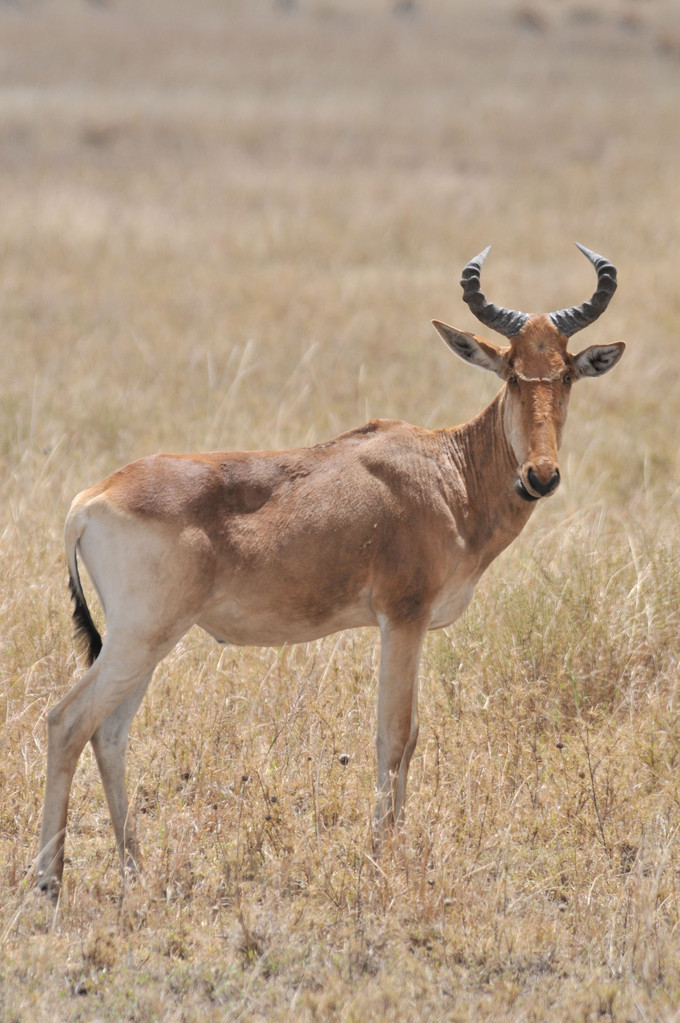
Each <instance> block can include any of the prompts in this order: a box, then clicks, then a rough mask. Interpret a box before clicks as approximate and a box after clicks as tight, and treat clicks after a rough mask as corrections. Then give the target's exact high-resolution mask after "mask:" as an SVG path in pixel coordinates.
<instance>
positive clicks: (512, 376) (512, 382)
mask: <svg viewBox="0 0 680 1023" xmlns="http://www.w3.org/2000/svg"><path fill="white" fill-rule="evenodd" d="M508 383H509V384H510V386H511V387H514V386H515V384H516V383H517V374H516V373H511V374H510V376H509V377H508Z"/></svg>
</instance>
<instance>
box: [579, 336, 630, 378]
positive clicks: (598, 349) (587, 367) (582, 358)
mask: <svg viewBox="0 0 680 1023" xmlns="http://www.w3.org/2000/svg"><path fill="white" fill-rule="evenodd" d="M625 347H626V346H625V344H624V343H623V341H616V342H614V344H611V345H591V346H590V348H584V349H583V351H582V352H579V354H578V355H575V356H574V369H575V370H576V374H577V377H601V376H602V374H603V373H607V372H608V370H610V369H611V368H612V366H615V365H616V363H617V362H618V361H619V359H620V358H621V356H622V355H623V352H624V349H625Z"/></svg>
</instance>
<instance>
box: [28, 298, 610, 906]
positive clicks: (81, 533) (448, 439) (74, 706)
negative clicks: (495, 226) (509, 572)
mask: <svg viewBox="0 0 680 1023" xmlns="http://www.w3.org/2000/svg"><path fill="white" fill-rule="evenodd" d="M437 327H438V329H439V330H440V332H441V333H442V335H443V336H444V338H445V340H446V341H447V343H449V344H450V345H451V347H453V348H454V350H456V351H457V352H458V354H459V355H461V356H462V357H463V358H465V359H467V360H468V361H472V362H475V363H476V364H477V365H482V366H483V367H484V368H487V369H492V370H493V371H495V372H497V373H498V374H499V376H501V377H502V378H503V379H504V380H505V381H506V383H505V384H504V386H503V388H502V389H501V391H500V393H499V394H498V396H497V397H496V398H495V399H494V401H492V402H491V404H490V405H489V406H488V407H487V408H486V409H485V410H484V411H483V412H481V413H480V414H479V415H478V416H477V417H476V418H474V419H473V420H471V421H470V422H469V423H466V424H464V425H463V426H459V427H455V428H453V429H447V430H433V431H430V430H423V429H421V428H419V427H415V426H410V425H408V424H406V423H402V422H398V421H395V420H375V421H373V422H371V423H368V424H366V425H365V426H363V427H360V428H359V429H356V430H351V431H349V432H348V433H344V434H342V435H341V436H339V437H337V438H336V439H335V440H332V441H329V442H328V443H325V444H319V445H316V446H315V447H311V448H301V449H296V450H291V451H275V452H272V451H264V452H250V453H244V452H240V453H229V452H226V453H225V452H215V453H208V454H195V455H154V456H152V457H149V458H142V459H140V460H139V461H137V462H133V463H132V464H130V465H127V466H125V467H124V468H122V469H120V470H118V471H117V472H115V473H113V475H111V476H109V477H108V478H107V479H106V480H104V481H103V482H102V483H99V484H98V485H97V486H95V487H93V488H92V489H90V490H88V491H85V492H84V493H82V494H80V495H79V496H78V497H77V498H76V499H75V501H74V502H73V505H72V507H71V511H70V512H69V516H68V519H67V523H66V546H67V555H68V561H69V571H70V574H71V578H72V579H73V580H74V598H75V600H76V612H77V613H78V614H79V615H80V618H79V622H80V623H81V625H82V623H83V622H85V621H86V619H85V617H84V616H85V615H86V614H87V616H88V619H89V612H87V606H86V604H85V600H84V597H83V594H82V589H81V588H80V584H79V581H78V566H77V555H78V553H79V554H80V556H81V558H82V560H83V561H84V563H85V565H86V566H87V568H88V572H89V574H90V577H91V579H92V581H93V583H94V586H95V588H96V590H97V593H98V595H99V597H100V599H101V602H102V605H103V607H104V610H105V614H106V620H107V631H106V636H105V638H104V643H103V646H102V649H101V653H100V654H99V657H98V658H97V659H96V660H95V662H94V664H93V665H92V667H91V668H90V669H89V671H88V672H87V673H86V675H85V676H84V677H83V678H82V679H81V680H80V682H79V683H78V684H77V685H76V686H75V687H74V688H73V689H72V690H71V692H70V693H68V694H67V696H66V697H65V698H64V699H63V700H62V701H61V702H60V703H59V704H58V705H57V706H56V707H55V708H54V709H53V710H52V711H51V712H50V714H49V718H48V725H49V744H48V772H47V788H46V794H45V810H44V816H43V832H42V838H41V852H40V856H39V861H38V872H39V875H40V879H41V881H40V883H41V885H42V886H43V887H46V888H51V889H54V888H56V887H57V886H58V883H59V880H60V878H61V873H62V868H63V848H64V832H65V827H66V814H67V805H68V794H69V789H70V784H71V777H72V774H73V771H74V769H75V765H76V762H77V760H78V757H79V755H80V753H81V751H82V749H83V746H84V745H85V743H86V742H87V741H88V740H91V741H92V744H93V746H94V750H95V754H96V756H97V762H98V764H99V768H100V772H101V775H102V779H103V782H104V787H105V791H106V795H107V799H108V803H109V807H110V810H111V817H112V821H113V825H114V830H115V833H116V840H117V845H118V849H119V853H120V856H121V861H122V862H123V864H124V866H126V867H129V868H131V869H133V868H134V866H135V860H136V843H135V839H134V831H133V829H132V825H131V823H130V822H129V821H128V819H127V797H126V793H125V782H124V763H125V750H126V745H127V734H128V729H129V725H130V722H131V720H132V718H133V716H134V714H135V712H136V710H137V708H138V707H139V704H140V702H141V700H142V698H143V695H144V692H145V690H146V687H147V685H148V682H149V680H150V678H151V674H152V672H153V669H154V667H155V665H156V664H157V663H158V661H159V660H160V659H161V658H162V657H163V656H165V654H167V653H168V651H169V650H170V649H171V648H172V647H173V646H174V644H175V643H176V642H177V641H178V640H179V639H180V638H181V636H182V635H183V634H184V633H185V632H186V631H187V630H188V629H189V628H191V626H193V625H199V626H201V627H202V628H204V629H205V630H207V631H208V632H209V633H211V634H212V635H213V636H215V637H216V638H217V639H218V640H220V641H222V642H229V643H235V644H246V643H247V644H259V645H279V644H283V643H295V642H303V641H306V640H311V639H314V638H316V637H320V636H324V635H327V634H328V633H331V632H334V631H337V630H339V629H346V628H353V627H357V626H365V625H377V626H379V628H380V632H381V640H382V654H381V667H380V687H379V695H378V737H377V749H378V802H377V807H376V822H377V825H378V826H379V827H381V826H383V825H384V824H385V823H391V822H393V821H394V820H396V819H398V818H399V815H400V813H401V811H402V807H403V803H404V798H405V792H406V779H407V774H408V767H409V761H410V758H411V754H412V753H413V749H414V747H415V743H416V738H417V734H418V713H417V672H418V663H419V658H420V652H421V649H422V644H423V640H424V637H425V634H426V632H427V630H428V629H432V628H440V627H441V626H443V625H448V624H450V623H451V622H453V621H455V619H456V618H457V617H458V616H459V615H460V614H461V613H462V612H463V610H464V609H465V607H466V606H467V604H468V602H469V600H470V599H471V597H472V594H473V591H474V588H475V586H476V584H477V581H478V580H479V578H480V576H481V574H482V573H483V571H484V570H485V569H486V567H487V566H488V565H489V564H490V562H491V561H492V560H493V559H494V558H495V557H497V555H498V554H499V553H500V552H501V551H502V550H503V549H504V548H505V547H507V546H508V544H509V543H511V542H512V540H513V539H514V538H515V537H516V536H517V535H518V533H519V532H520V531H521V529H522V528H523V526H524V525H525V523H526V522H527V520H528V518H529V516H530V514H531V512H532V510H533V508H534V506H535V501H536V500H538V498H539V497H540V496H542V494H545V493H548V492H550V490H551V489H554V486H556V485H557V482H558V481H559V474H558V472H557V450H558V446H559V443H560V440H561V435H562V429H563V426H564V421H565V418H566V410H567V402H568V397H569V392H570V387H571V382H570V381H571V379H573V378H576V376H577V375H578V373H579V372H588V373H590V374H591V375H593V374H594V373H596V372H598V373H599V372H602V371H603V370H602V369H601V368H597V369H594V368H593V367H594V366H595V365H596V364H597V365H598V366H599V365H600V363H603V361H604V364H606V368H609V366H610V365H613V362H614V361H616V359H617V358H618V357H619V355H620V353H621V351H622V346H619V347H618V348H616V346H609V347H600V348H599V349H598V359H595V358H594V357H591V356H590V355H589V354H588V352H589V351H590V350H588V351H587V352H585V353H581V355H580V356H577V357H576V359H575V360H574V358H573V357H572V356H570V355H568V353H567V351H566V339H565V338H563V337H562V335H560V334H559V333H558V332H557V330H556V329H555V328H554V327H553V325H552V323H551V322H550V320H549V319H548V318H547V317H532V318H530V319H529V321H528V322H527V324H526V325H525V327H524V328H523V329H522V331H521V332H520V334H519V335H518V336H517V337H516V338H514V339H513V340H512V342H511V344H510V346H509V347H508V348H504V349H500V348H498V347H497V346H495V345H493V344H492V343H491V342H488V341H484V340H483V339H479V338H476V337H475V336H474V335H471V334H465V333H463V332H460V331H456V330H455V329H454V328H450V327H446V326H445V325H443V324H438V325H437ZM613 348H616V351H612V350H611V349H613ZM579 360H580V361H579ZM598 360H599V361H598ZM579 367H580V368H579ZM89 620H90V622H91V619H89ZM88 635H89V638H90V640H91V641H93V642H94V640H93V637H92V632H91V631H90V630H88ZM91 649H95V647H91Z"/></svg>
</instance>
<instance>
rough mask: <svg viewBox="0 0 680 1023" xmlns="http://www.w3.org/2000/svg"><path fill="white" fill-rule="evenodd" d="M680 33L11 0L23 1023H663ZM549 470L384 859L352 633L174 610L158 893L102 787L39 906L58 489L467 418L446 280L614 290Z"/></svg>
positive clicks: (6, 105) (424, 747)
mask: <svg viewBox="0 0 680 1023" xmlns="http://www.w3.org/2000/svg"><path fill="white" fill-rule="evenodd" d="M679 124H680V14H678V12H677V10H676V9H675V4H674V2H672V0H667V2H664V0H637V2H635V0H627V2H626V0H621V2H616V0H605V2H602V3H594V2H593V3H591V2H589V0H565V2H563V3H558V2H556V0H545V2H537V3H536V4H534V5H519V4H517V3H514V2H512V3H504V2H502V0H489V2H488V3H478V4H474V5H473V4H469V3H464V2H462V0H451V2H444V0H429V2H425V0H423V2H422V3H417V4H415V5H414V6H413V7H412V8H409V6H408V5H407V4H403V3H402V4H396V3H391V2H388V0H384V2H383V0H381V2H379V0H369V2H363V3H360V2H358V0H357V2H349V0H347V2H341V0H325V2H322V0H299V2H298V3H297V4H284V3H280V4H278V5H274V4H272V3H269V2H264V0H261V2H260V0H253V2H248V3H246V2H245V0H244V2H241V3H238V2H226V0H224V2H218V0H199V2H197V3H191V4H181V3H179V2H163V3H161V2H160V0H158V2H156V3H153V2H150V0H144V2H141V3H132V2H129V3H124V2H115V0H111V2H109V3H101V4H95V3H91V4H86V3H85V2H82V3H81V2H75V0H64V2H62V3H59V4H57V3H56V2H55V3H49V2H37V0H34V2H26V3H21V2H17V3H16V4H13V5H9V4H5V5H2V7H0V196H1V197H2V200H1V210H2V212H1V215H0V240H1V251H2V264H1V273H0V337H1V346H2V347H1V351H2V383H1V386H0V416H1V419H0V478H1V481H2V482H1V492H0V493H1V512H2V521H1V523H0V530H1V539H0V544H1V557H2V583H1V584H0V614H1V622H2V624H1V632H0V707H1V708H2V718H3V730H2V759H1V761H0V786H1V787H0V876H1V877H2V887H1V888H0V950H1V951H0V1018H1V1019H2V1020H3V1021H7V1023H10V1021H24V1020H26V1021H28V1020H30V1021H39V1023H40V1021H52V1020H59V1021H62V1020H63V1021H66V1020H73V1021H75V1020H100V1021H112V1020H116V1021H118V1020H140V1021H147V1020H162V1021H180V1020H181V1021H187V1023H193V1021H198V1020H272V1021H276V1020H290V1019H295V1020H304V1021H307V1020H309V1021H311V1020H330V1019H337V1020H343V1021H362V1023H363V1021H371V1020H381V1021H382V1020H395V1021H397V1020H399V1021H402V1020H435V1019H437V1020H439V1019H446V1020H461V1021H462V1020H480V1021H481V1020H494V1021H504V1020H513V1021H520V1020H536V1021H543V1020H547V1019H550V1020H555V1021H560V1020H564V1021H567V1020H568V1021H574V1020H576V1021H579V1020H595V1019H603V1018H604V1019H614V1020H621V1021H631V1023H632V1021H638V1020H640V1021H646V1023H651V1021H671V1020H678V1019H680V1010H679V1009H678V1005H679V1004H680V930H679V927H680V838H679V835H678V825H679V823H680V817H679V806H678V803H679V798H680V791H679V778H680V773H679V772H680V691H679V686H678V673H677V659H678V651H679V650H680V635H679V633H680V628H679V626H680V620H679V618H680V612H679V607H680V578H679V575H678V566H679V564H680V539H679V530H678V513H679V509H680V491H679V485H680V464H679V457H678V443H677V437H678V422H679V418H680V381H679V379H678V365H679V364H680V354H679V347H678V346H679V344H680V338H679V337H678V335H679V333H680V288H679V280H680V173H679V172H678V168H679V167H680V131H679V130H678V125H679ZM575 240H578V241H581V242H583V243H584V244H586V245H588V246H589V247H591V248H593V249H595V250H596V251H599V252H603V253H605V254H606V255H607V256H608V257H609V258H611V259H612V260H613V261H614V262H615V263H616V264H617V266H618V268H619V274H620V287H619V292H618V293H617V295H616V296H615V298H614V300H613V302H612V305H611V306H610V309H609V311H608V312H607V313H606V314H605V315H604V316H603V317H602V319H601V320H600V321H599V322H598V323H597V324H595V325H594V326H593V327H591V328H590V329H589V330H588V331H586V332H585V333H584V334H579V335H577V336H576V337H575V338H574V339H573V342H572V345H573V348H574V349H575V350H578V349H580V348H581V347H585V346H586V345H587V344H590V343H594V342H597V341H609V340H617V339H619V338H623V339H625V340H626V341H627V342H628V343H629V348H628V351H627V353H626V355H625V357H624V360H623V361H622V363H621V364H620V365H619V366H618V367H617V368H616V369H615V370H614V371H613V372H612V373H611V375H609V376H607V377H605V378H604V379H603V380H601V381H586V382H584V383H581V384H579V385H578V387H576V388H575V391H574V394H573V397H572V404H571V410H570V421H569V424H568V427H567V433H566V438H565V443H564V448H563V457H562V469H563V476H564V481H563V484H562V486H561V488H560V489H559V491H558V492H557V494H556V495H555V496H554V497H552V498H551V499H550V500H549V501H544V502H542V503H541V504H540V505H539V506H538V507H537V509H536V511H535V514H534V516H533V518H532V520H531V522H530V523H529V526H528V527H527V529H526V531H525V533H524V535H523V536H522V537H521V538H520V539H519V541H517V542H516V543H515V545H514V547H512V548H511V549H510V550H509V551H507V552H506V553H505V554H504V555H502V556H501V558H500V559H499V560H498V562H497V563H496V564H495V565H494V566H492V568H491V570H490V571H489V572H488V574H487V576H486V577H485V578H484V579H483V580H482V583H481V584H480V586H479V588H478V592H477V596H476V598H475V601H474V602H473V604H472V606H471V608H470V609H469V611H468V612H467V614H466V615H465V616H464V618H463V619H462V620H461V621H460V622H459V623H457V624H456V625H455V626H454V627H452V628H451V629H449V630H446V632H441V633H436V634H433V635H432V636H431V637H430V639H429V640H428V643H427V646H426V650H425V655H424V660H423V668H422V700H421V708H422V711H421V716H422V723H421V738H420V743H419V746H418V749H417V752H416V756H415V758H414V762H413V766H412V770H411V785H410V799H409V802H408V807H407V809H408V815H407V821H406V825H405V827H404V829H403V832H402V834H401V835H400V836H399V838H398V839H397V840H395V841H394V842H393V843H391V844H390V843H388V844H387V846H386V847H384V848H383V849H382V851H381V853H380V855H379V857H376V856H374V855H373V853H372V835H371V828H370V814H371V805H372V801H373V790H374V732H375V692H376V668H377V658H378V653H377V643H376V635H375V634H374V633H373V632H370V631H366V632H356V633H349V634H345V635H341V636H336V637H330V638H328V639H327V640H325V641H323V642H319V643H313V644H309V645H308V646H304V647H298V648H292V649H283V650H251V649H245V650H239V649H234V648H227V649H222V650H220V649H218V648H217V647H216V646H215V644H213V643H212V642H211V641H209V640H208V639H207V638H206V637H205V636H203V635H201V634H199V633H191V634H190V635H189V636H188V637H187V638H186V639H185V641H184V642H182V643H181V644H180V645H179V646H178V647H177V649H176V650H175V651H174V652H173V654H172V655H171V656H170V657H168V658H167V660H166V661H165V662H164V663H163V664H162V665H161V666H160V667H159V669H158V671H157V673H156V676H155V678H154V682H153V684H152V686H151V689H150V691H149V694H148V697H147V699H146V701H145V703H144V704H143V706H142V709H141V711H140V712H139V714H138V717H137V719H136V721H135V723H134V726H133V733H132V737H131V743H130V755H129V772H128V774H129V787H130V790H131V792H132V793H133V794H134V803H135V805H136V808H137V812H138V815H139V819H140V832H141V835H140V837H141V840H142V847H143V851H144V854H145V856H144V875H143V882H142V883H141V884H140V885H138V886H137V887H135V888H132V889H130V890H127V891H126V892H125V893H124V894H122V886H121V879H120V876H119V871H118V864H117V861H116V858H115V853H114V847H113V836H112V832H111V828H110V824H109V820H108V814H107V811H106V807H105V802H104V797H103V794H102V790H101V786H100V783H99V778H98V775H97V771H96V767H95V764H94V761H93V758H92V756H91V754H90V751H89V749H88V750H87V751H86V752H85V754H84V755H83V757H82V759H81V763H80V766H79V769H78V772H77V775H76V779H75V783H74V789H73V795H72V804H71V815H70V830H69V835H68V846H67V855H68V857H69V859H68V862H67V865H66V870H65V874H64V886H63V889H62V892H61V895H60V898H59V902H58V904H57V905H56V906H55V905H53V904H51V903H49V902H48V900H46V899H45V898H40V897H37V896H36V895H35V894H34V892H33V890H32V874H31V865H32V861H33V858H34V856H35V853H36V851H37V837H38V829H39V820H40V810H41V801H42V794H43V785H44V770H45V753H46V749H45V715H46V712H47V710H48V708H49V707H50V705H52V704H54V703H55V702H56V700H57V699H58V698H59V697H60V695H61V694H63V693H64V692H65V691H66V690H67V689H68V687H69V686H70V685H71V684H72V681H73V679H74V677H75V676H77V673H78V666H77V663H76V659H75V656H74V650H73V644H72V641H71V627H70V612H71V608H70V604H69V600H68V595H67V590H66V579H65V568H64V561H63V553H62V539H61V531H62V523H63V519H64V515H65V512H66V509H67V507H68V504H69V502H70V500H71V498H72V497H73V495H74V494H75V493H76V492H78V491H79V490H81V489H83V488H84V487H85V486H88V485H90V484H92V483H94V482H95V481H97V480H98V479H100V478H101V477H102V476H104V475H105V474H107V473H108V472H109V471H111V470H113V469H114V468H116V467H117V466H118V465H120V464H122V463H124V462H127V461H130V460H131V459H133V458H135V457H137V456H138V455H141V454H144V453H149V452H151V451H156V450H166V451H178V450H182V451H186V450H196V449H210V448H257V447H275V446H289V445H299V444H304V443H313V442H316V441H321V440H325V439H328V438H329V437H331V436H333V435H334V434H336V433H337V432H339V431H341V430H342V429H345V428H349V427H351V426H354V425H358V424H359V423H361V422H363V421H364V420H365V419H366V418H368V417H370V416H378V415H379V416H397V417H400V418H404V419H407V420H410V421H411V422H416V423H420V424H422V425H426V426H442V425H453V424H454V423H457V422H461V421H463V420H465V419H466V418H468V417H469V416H471V415H472V414H474V413H475V412H477V411H478V410H479V409H480V408H481V407H482V406H483V405H484V404H485V403H486V402H487V401H488V400H490V398H491V397H492V395H493V394H494V393H495V390H496V387H497V381H495V380H493V379H489V378H487V375H486V374H483V373H480V372H476V371H475V370H473V369H471V368H469V367H467V366H465V365H464V364H463V363H461V362H460V361H458V360H456V359H455V358H454V357H453V356H452V355H451V354H450V353H448V352H447V351H446V349H445V347H444V346H443V345H442V344H441V342H440V341H439V339H438V338H437V336H436V334H435V332H434V330H433V328H432V327H431V326H430V323H429V320H430V318H431V317H433V316H435V317H439V318H441V319H444V320H446V321H448V322H451V323H454V324H456V325H457V326H460V327H463V328H467V329H478V328H477V327H476V324H475V321H474V320H473V319H472V317H471V314H470V313H469V311H468V310H467V308H466V307H465V306H464V305H463V304H462V302H461V299H460V289H459V287H458V284H457V281H458V277H459V274H460V269H461V268H462V266H463V264H464V263H465V262H466V261H467V260H468V259H469V258H471V257H472V256H473V255H475V254H476V253H477V252H479V251H480V249H482V248H483V247H484V246H486V245H487V244H488V243H489V242H492V243H493V245H494V249H493V252H492V255H491V257H490V258H489V260H488V261H487V264H486V266H485V271H484V283H485V290H486V292H487V295H489V296H490V297H491V298H492V299H493V300H494V301H496V302H498V303H501V304H505V305H509V306H513V307H516V308H525V309H546V310H547V309H555V308H561V307H562V306H564V305H568V304H572V303H574V302H580V301H582V300H584V299H585V298H587V297H589V296H590V294H591V293H592V291H593V289H594V282H595V276H594V273H593V271H592V268H591V267H590V266H589V264H588V263H587V262H586V260H584V259H583V257H582V256H581V255H580V254H579V253H578V251H577V250H576V249H575V248H574V247H573V245H572V242H573V241H575Z"/></svg>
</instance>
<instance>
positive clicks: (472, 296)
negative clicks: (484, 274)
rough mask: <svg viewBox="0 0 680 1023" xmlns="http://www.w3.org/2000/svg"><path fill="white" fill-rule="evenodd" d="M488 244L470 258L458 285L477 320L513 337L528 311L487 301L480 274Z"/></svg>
mask: <svg viewBox="0 0 680 1023" xmlns="http://www.w3.org/2000/svg"><path fill="white" fill-rule="evenodd" d="M490 248H491V246H490V245H489V246H488V247H487V248H486V249H484V251H483V252H480V253H479V255H478V256H475V258H474V259H471V260H470V262H469V263H468V264H467V265H466V266H465V268H464V269H463V275H462V277H461V279H460V285H461V287H462V289H463V301H464V302H467V304H468V305H469V306H470V309H471V310H472V312H473V313H474V314H475V316H476V317H477V319H478V320H481V322H482V323H484V324H486V326H487V327H491V328H492V330H495V331H497V332H498V333H499V334H502V335H503V336H504V337H508V338H510V337H514V336H515V334H519V332H520V330H521V329H522V327H523V326H524V324H525V323H526V322H527V320H528V319H529V314H528V313H519V312H515V310H513V309H504V308H503V306H498V305H493V304H492V303H491V302H487V300H486V299H485V298H484V295H483V294H482V291H481V287H480V280H479V277H480V274H481V270H482V263H483V262H484V260H485V259H486V257H487V256H488V254H489V249H490Z"/></svg>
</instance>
